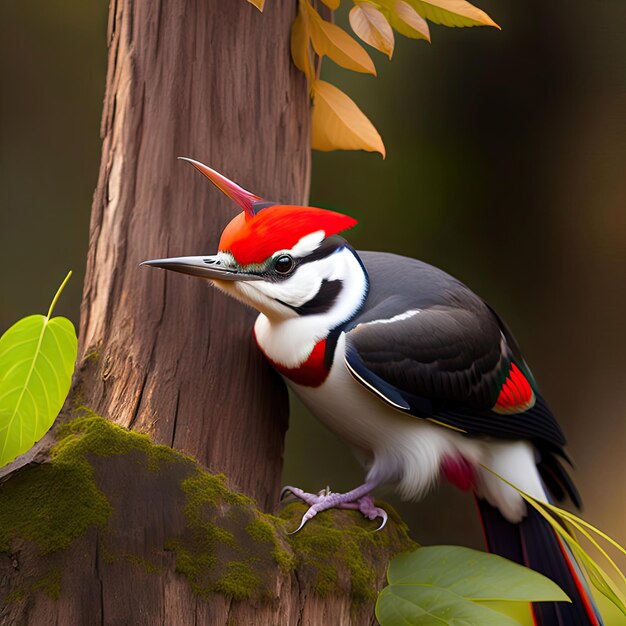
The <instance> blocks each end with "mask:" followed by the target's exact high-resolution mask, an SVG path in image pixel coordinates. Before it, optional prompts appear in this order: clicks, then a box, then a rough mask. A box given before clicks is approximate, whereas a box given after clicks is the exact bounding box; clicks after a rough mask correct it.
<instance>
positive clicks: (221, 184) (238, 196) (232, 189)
mask: <svg viewBox="0 0 626 626" xmlns="http://www.w3.org/2000/svg"><path fill="white" fill-rule="evenodd" d="M178 158H179V159H180V160H181V161H188V162H189V163H191V164H192V165H193V166H194V167H195V168H196V169H197V170H198V171H199V172H200V173H201V174H204V175H205V176H206V177H207V178H208V179H209V180H210V181H211V182H212V183H213V184H214V185H215V186H216V187H217V188H218V189H219V190H220V191H222V192H223V193H225V194H226V195H227V196H228V197H229V198H230V199H231V200H234V201H235V202H236V203H237V204H238V205H239V206H240V207H241V208H242V209H243V210H244V211H245V212H246V213H247V214H248V215H249V216H250V217H252V216H254V203H255V202H262V201H263V198H260V197H259V196H257V195H256V194H253V193H251V192H250V191H247V190H246V189H244V188H243V187H240V186H239V185H238V184H237V183H234V182H233V181H232V180H229V179H228V178H226V176H222V174H220V173H219V172H216V171H215V170H214V169H212V168H210V167H209V166H208V165H204V163H200V161H194V160H193V159H189V158H187V157H178Z"/></svg>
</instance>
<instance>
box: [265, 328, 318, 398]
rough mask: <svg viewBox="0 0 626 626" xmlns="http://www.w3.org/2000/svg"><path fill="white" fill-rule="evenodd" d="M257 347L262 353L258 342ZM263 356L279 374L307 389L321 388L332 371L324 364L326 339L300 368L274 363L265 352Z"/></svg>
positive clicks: (314, 349) (315, 348)
mask: <svg viewBox="0 0 626 626" xmlns="http://www.w3.org/2000/svg"><path fill="white" fill-rule="evenodd" d="M253 334H254V339H255V340H256V333H254V332H253ZM257 345H258V346H259V349H260V350H261V352H263V348H261V346H260V345H259V342H258V341H257ZM263 354H264V355H265V358H266V359H267V360H268V361H269V362H270V364H271V365H272V367H273V368H274V369H275V370H276V371H278V373H279V374H282V375H283V376H284V377H285V378H288V379H289V380H291V381H293V382H294V383H296V384H298V385H304V386H306V387H319V386H320V385H321V384H322V383H323V382H324V381H325V380H326V378H327V377H328V372H329V371H330V370H329V369H328V368H327V367H326V365H325V363H324V357H325V354H326V339H322V341H318V342H317V343H316V344H315V347H314V348H313V350H312V351H311V354H310V355H309V358H308V359H307V360H306V361H305V362H304V363H302V365H299V366H298V367H285V366H284V365H281V364H280V363H276V362H275V361H272V359H270V358H269V357H268V356H267V354H265V353H264V352H263Z"/></svg>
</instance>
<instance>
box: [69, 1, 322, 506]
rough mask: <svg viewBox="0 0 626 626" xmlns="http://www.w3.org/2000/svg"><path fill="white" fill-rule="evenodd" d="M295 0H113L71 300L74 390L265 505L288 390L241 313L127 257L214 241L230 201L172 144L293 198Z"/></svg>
mask: <svg viewBox="0 0 626 626" xmlns="http://www.w3.org/2000/svg"><path fill="white" fill-rule="evenodd" d="M295 8H296V3H295V2H268V6H267V9H266V11H265V12H264V13H263V14H261V13H259V12H258V11H257V10H256V9H255V8H254V7H253V6H252V5H250V4H249V3H247V2H246V1H245V0H231V1H229V2H220V1H218V0H202V1H201V2H183V1H182V0H177V1H171V2H164V1H160V2H132V1H131V0H120V1H118V2H113V3H112V4H111V8H110V18H109V33H108V37H109V67H108V76H107V87H106V96H105V100H104V113H103V118H102V136H103V140H104V145H103V153H102V162H101V166H100V177H99V181H98V187H97V189H96V193H95V198H94V203H93V208H92V216H91V238H90V247H89V258H88V261H87V275H86V278H85V288H84V295H83V302H82V307H81V324H80V347H79V368H80V370H79V375H78V380H79V382H80V383H82V384H81V394H82V399H81V401H82V402H83V403H84V404H85V405H87V406H88V407H89V408H91V409H93V410H94V411H96V412H98V413H100V414H101V415H104V416H106V417H107V419H111V420H113V421H114V422H116V423H117V424H120V425H123V426H126V427H129V428H132V429H133V430H137V431H140V432H145V433H149V434H150V435H151V436H152V437H153V439H154V440H155V441H157V442H160V443H166V444H168V445H171V446H173V447H175V448H178V449H179V450H182V451H184V452H186V453H188V454H190V455H193V456H194V457H196V458H197V459H198V460H199V461H201V462H202V463H204V464H205V465H207V466H208V467H209V468H211V469H213V470H217V471H223V472H225V473H226V474H227V475H228V476H229V478H230V479H231V481H232V482H233V483H234V484H235V485H237V486H238V487H239V488H240V489H242V490H243V491H244V492H246V493H248V494H250V495H251V496H253V497H255V498H256V499H257V500H258V501H259V503H260V504H261V505H262V506H263V507H265V508H267V507H271V506H273V505H274V503H275V501H276V496H277V488H278V484H279V479H280V474H281V466H282V448H283V436H284V431H285V429H286V424H287V419H286V415H287V401H286V395H285V392H284V388H283V385H282V383H280V382H279V381H278V377H277V376H275V375H274V374H273V373H272V372H271V371H270V368H269V366H268V365H266V364H265V363H264V362H263V360H262V358H261V356H260V355H259V353H258V351H257V349H256V348H255V346H254V345H253V343H252V342H251V341H250V327H251V323H252V319H253V316H254V313H253V312H252V311H251V310H247V309H246V310H244V309H243V307H242V306H241V305H240V304H238V303H236V302H233V301H231V300H230V299H228V298H227V297H226V296H224V295H223V294H221V293H218V292H217V291H216V290H214V289H212V288H211V287H210V286H209V285H208V284H207V283H206V282H204V281H202V280H198V279H194V278H189V277H183V276H177V275H168V274H167V273H166V272H160V271H154V270H152V269H147V268H140V267H139V263H140V262H141V261H143V260H146V259H150V258H159V257H161V258H162V257H167V256H178V255H181V256H182V255H186V254H208V253H214V252H216V251H217V242H218V240H219V235H220V233H221V231H222V229H223V228H224V226H225V225H226V223H227V222H228V221H229V220H230V219H231V218H232V217H233V216H234V215H235V213H236V212H237V211H239V210H240V209H239V207H237V206H236V205H235V204H234V203H233V202H232V201H230V200H228V199H227V198H226V197H225V196H223V195H222V194H221V193H220V192H219V191H218V190H217V189H215V188H214V187H213V185H212V184H211V183H209V182H208V181H207V180H206V179H204V178H202V177H201V176H200V175H199V174H198V173H197V172H196V171H195V170H193V168H192V167H190V166H189V165H188V164H186V163H182V162H178V161H176V157H177V156H190V157H193V158H196V159H198V160H201V161H203V162H205V163H207V164H210V165H211V166H213V167H215V168H216V169H217V170H219V171H221V172H223V173H224V174H225V175H227V176H228V177H229V178H232V179H234V180H236V181H238V182H240V183H241V184H242V185H243V186H245V187H246V188H248V189H250V190H251V191H254V192H255V193H257V194H258V195H260V196H262V197H265V198H268V199H272V200H278V201H284V202H291V203H298V204H299V203H302V202H303V200H305V199H306V197H307V194H308V181H309V170H310V149H309V117H310V115H309V102H308V96H307V89H306V83H305V79H304V77H303V76H302V75H301V74H299V73H298V72H297V71H296V69H295V68H294V66H293V65H292V63H291V60H290V56H289V52H288V51H289V31H290V25H291V22H292V21H293V19H294V16H295Z"/></svg>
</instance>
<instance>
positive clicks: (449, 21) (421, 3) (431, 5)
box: [408, 0, 500, 28]
mask: <svg viewBox="0 0 626 626" xmlns="http://www.w3.org/2000/svg"><path fill="white" fill-rule="evenodd" d="M408 2H409V4H410V5H411V6H412V7H413V8H414V9H415V10H416V11H417V12H418V13H419V14H420V15H421V16H422V17H425V18H426V19H427V20H430V21H431V22H433V23H435V24H443V25H444V26H456V27H464V26H493V27H494V28H500V27H499V26H498V25H497V24H496V23H495V22H494V21H493V20H492V19H491V18H490V17H489V16H488V15H487V14H486V13H485V12H484V11H481V9H479V8H478V7H475V6H474V5H472V4H470V3H469V2H466V1H465V0H408Z"/></svg>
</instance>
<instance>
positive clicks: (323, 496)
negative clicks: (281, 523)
mask: <svg viewBox="0 0 626 626" xmlns="http://www.w3.org/2000/svg"><path fill="white" fill-rule="evenodd" d="M375 486H376V484H372V483H365V484H364V485H361V486H360V487H357V488H356V489H353V490H352V491H348V492H347V493H333V492H332V491H331V490H330V488H329V487H326V489H323V490H322V491H320V492H319V494H317V495H315V494H313V493H307V492H306V491H303V490H302V489H299V488H298V487H291V486H287V487H283V489H282V491H281V493H280V497H281V499H282V498H283V497H284V495H285V494H286V493H292V494H293V495H294V496H296V498H298V499H300V500H302V501H303V502H306V503H307V504H308V505H309V508H308V510H307V512H306V513H305V514H304V515H303V516H302V520H301V521H300V526H298V528H296V530H294V531H293V532H291V533H289V534H290V535H293V534H295V533H297V532H298V531H299V530H300V529H301V528H302V527H303V526H304V525H305V524H306V523H307V522H308V521H309V520H310V519H311V518H312V517H315V516H316V515H317V514H318V513H321V512H322V511H327V510H328V509H351V510H356V511H360V512H361V513H362V514H363V515H364V516H365V517H367V519H370V520H374V519H376V518H377V517H380V519H381V520H382V522H381V524H380V526H379V527H378V528H377V529H376V530H382V529H383V528H384V526H385V524H386V523H387V519H388V517H387V513H386V512H385V511H384V509H381V508H380V507H377V506H375V505H374V499H373V498H372V496H370V495H369V491H371V490H372V489H373V488H374V487H375Z"/></svg>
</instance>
